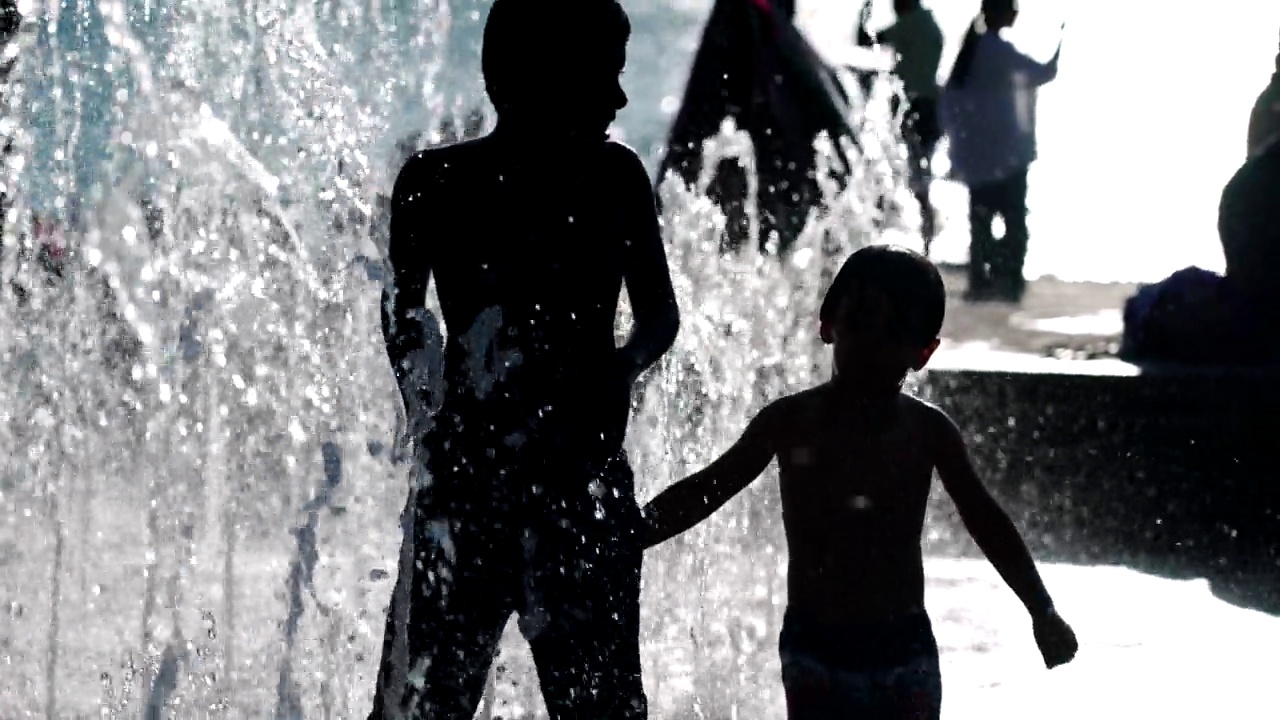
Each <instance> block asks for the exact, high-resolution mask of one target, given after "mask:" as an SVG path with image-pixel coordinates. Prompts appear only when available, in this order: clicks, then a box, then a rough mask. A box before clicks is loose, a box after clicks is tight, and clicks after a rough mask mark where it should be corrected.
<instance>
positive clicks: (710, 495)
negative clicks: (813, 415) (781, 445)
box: [644, 403, 779, 548]
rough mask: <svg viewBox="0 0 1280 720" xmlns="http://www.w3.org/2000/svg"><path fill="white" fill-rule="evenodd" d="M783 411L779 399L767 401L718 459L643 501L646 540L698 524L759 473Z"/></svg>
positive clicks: (658, 540) (765, 463)
mask: <svg viewBox="0 0 1280 720" xmlns="http://www.w3.org/2000/svg"><path fill="white" fill-rule="evenodd" d="M778 414H779V412H778V410H777V405H776V403H775V404H774V405H770V406H769V407H766V408H765V409H764V410H763V411H761V412H760V414H759V415H757V416H756V417H755V419H753V420H752V421H751V422H750V423H749V424H748V425H747V429H746V430H744V431H743V433H742V437H740V438H738V441H737V442H735V443H734V444H733V447H731V448H729V449H728V450H727V451H725V453H724V454H723V455H721V456H720V457H719V458H717V459H716V460H715V462H713V463H711V464H710V465H708V466H707V467H706V468H704V469H702V470H700V471H698V472H696V473H694V474H693V475H690V476H689V477H687V478H685V479H683V480H681V481H679V482H677V483H675V484H674V485H672V486H671V487H669V488H667V489H666V490H663V491H662V492H661V493H659V494H658V496H657V497H655V498H654V499H653V500H650V501H649V504H647V505H645V507H644V516H645V531H644V533H645V536H644V546H645V547H646V548H648V547H652V546H654V545H658V544H660V543H663V542H666V541H667V540H669V539H670V538H672V537H675V536H676V535H679V534H680V533H682V532H684V531H685V530H688V529H689V528H691V527H693V526H694V525H697V524H698V523H700V522H702V521H703V520H705V519H707V517H709V516H710V515H711V513H713V512H715V511H716V510H718V509H719V508H720V506H721V505H724V504H725V503H726V502H728V501H729V499H730V498H732V497H733V496H734V495H737V494H738V493H739V492H741V491H742V489H743V488H745V487H746V486H747V485H750V484H751V481H752V480H755V479H756V478H757V477H759V476H760V473H762V472H764V470H765V468H767V467H768V466H769V462H770V461H772V460H773V456H774V453H775V451H776V450H775V444H774V438H775V437H776V436H777V435H776V431H775V427H776V426H777V423H778V420H777V416H778Z"/></svg>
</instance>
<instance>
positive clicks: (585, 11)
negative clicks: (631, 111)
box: [480, 0, 631, 137]
mask: <svg viewBox="0 0 1280 720" xmlns="http://www.w3.org/2000/svg"><path fill="white" fill-rule="evenodd" d="M630 37H631V23H630V21H629V20H628V19H627V14H626V12H625V11H624V10H623V9H622V5H620V4H619V3H618V2H617V0H554V2H536V1H535V0H495V2H494V3H493V7H492V8H491V9H490V10H489V17H488V19H487V20H486V22H485V26H484V41H483V43H484V44H483V47H482V48H481V56H480V63H481V68H482V71H483V73H484V84H485V91H486V92H487V93H488V94H489V100H490V101H491V102H492V103H493V106H494V109H496V110H497V112H498V120H499V122H500V123H503V124H505V125H511V124H518V125H521V126H524V127H533V128H536V129H538V130H540V131H542V132H546V133H552V134H558V135H565V134H567V135H572V136H583V135H585V136H591V137H594V136H597V135H598V136H600V137H603V136H604V133H605V131H606V130H607V129H608V128H609V125H610V124H611V123H612V122H613V120H614V118H615V117H616V116H617V113H618V111H619V110H621V109H622V108H623V107H625V106H626V104H627V96H626V93H624V92H623V91H622V84H621V75H622V69H623V66H624V65H625V64H626V57H627V40H628V39H629V38H630Z"/></svg>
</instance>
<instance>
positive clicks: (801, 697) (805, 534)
mask: <svg viewBox="0 0 1280 720" xmlns="http://www.w3.org/2000/svg"><path fill="white" fill-rule="evenodd" d="M944 310H945V295H944V290H943V285H942V278H941V277H940V276H939V274H938V271H937V269H936V268H935V267H934V266H933V265H932V264H931V263H930V262H929V261H928V260H926V259H924V258H923V257H922V256H920V255H918V254H916V253H914V252H911V251H908V250H903V249H899V248H893V247H889V246H883V245H879V246H872V247H867V248H863V249H861V250H859V251H857V252H856V253H854V254H853V255H852V256H851V257H850V258H849V260H848V261H847V262H846V263H845V265H844V267H843V268H841V270H840V272H839V273H838V274H837V276H836V278H835V280H834V281H833V283H832V285H831V288H830V290H829V291H828V292H827V296H826V298H825V299H824V300H823V304H822V308H821V313H820V320H821V333H822V339H823V341H824V342H826V343H829V344H831V345H833V346H834V350H835V356H834V361H835V362H834V365H835V374H834V377H833V378H832V379H831V380H830V381H829V382H827V383H825V384H823V385H820V386H818V387H815V388H813V389H810V390H806V391H804V392H801V393H798V394H795V395H792V396H790V397H786V398H783V399H781V400H778V401H776V402H774V403H772V404H770V405H769V406H767V407H766V408H764V409H763V410H762V411H761V412H760V414H759V415H757V416H756V417H755V418H754V419H753V420H752V421H751V422H750V423H749V424H748V426H747V428H746V430H745V431H744V433H743V435H742V437H741V438H740V439H739V440H738V441H737V442H736V443H734V445H733V447H731V448H730V449H729V450H728V451H726V452H725V453H724V455H722V456H721V457H720V458H719V459H717V460H716V461H715V462H713V463H712V464H711V465H710V466H708V467H707V468H706V469H704V470H702V471H700V472H698V473H696V474H694V475H692V476H691V477H689V478H686V479H684V480H681V481H680V482H678V483H676V484H675V485H673V486H671V487H670V488H667V489H666V490H665V491H663V492H662V493H661V494H659V495H658V496H657V497H656V498H654V500H653V501H652V502H650V503H649V504H648V506H646V508H645V516H646V518H647V522H648V525H649V527H648V530H647V534H646V544H647V545H656V544H658V543H661V542H663V541H665V540H667V539H668V538H670V537H672V536H674V535H677V534H679V533H682V532H684V531H685V530H688V529H689V528H691V527H693V526H694V525H696V524H697V523H698V522H701V521H702V520H703V519H705V518H706V517H707V516H709V515H710V514H711V513H712V512H714V511H715V510H716V509H717V508H719V507H720V506H721V505H723V504H724V503H725V502H726V501H728V500H729V499H730V498H731V497H733V496H734V495H736V494H737V493H738V492H739V491H741V490H742V489H743V488H745V487H746V486H747V485H748V484H749V483H750V482H751V481H752V480H754V479H755V478H756V477H758V476H759V475H760V474H761V473H762V472H764V470H765V468H766V467H767V466H768V465H769V463H770V462H771V461H772V460H773V459H774V458H777V460H778V465H779V470H780V478H781V481H780V486H781V494H782V520H783V524H784V526H785V529H786V536H787V545H788V551H789V555H790V561H789V567H788V575H787V595H788V607H787V611H786V617H785V619H784V621H783V627H782V633H781V638H780V640H779V647H780V651H781V654H782V680H783V686H784V688H785V690H786V696H787V715H788V717H789V718H791V720H803V719H805V718H815V719H822V720H828V719H830V718H843V717H858V718H937V717H939V713H940V706H941V699H942V682H941V677H940V673H939V668H938V647H937V644H936V642H935V640H934V636H933V630H932V627H931V625H930V622H929V617H928V615H927V614H926V612H925V605H924V568H923V559H922V556H921V546H920V537H921V533H922V530H923V525H924V518H925V509H926V504H927V501H928V498H929V488H930V484H931V482H932V476H933V471H934V470H935V469H936V470H937V471H938V475H939V477H940V478H941V480H942V484H943V486H944V487H945V488H946V490H947V491H948V492H949V493H950V495H951V497H952V498H953V499H954V500H955V504H956V507H957V509H958V510H959V511H960V516H961V518H962V519H963V520H964V523H965V525H966V527H968V529H969V531H970V532H971V533H972V534H973V537H974V539H975V540H976V541H977V542H978V545H979V547H981V548H982V551H983V552H984V553H986V555H987V557H988V558H990V560H991V562H992V563H993V564H994V565H995V567H996V569H997V570H999V572H1000V575H1001V576H1002V577H1003V578H1004V579H1005V581H1006V582H1008V583H1009V586H1010V587H1012V588H1013V590H1014V592H1015V593H1017V595H1018V597H1019V598H1020V599H1021V600H1022V602H1023V604H1024V605H1026V607H1027V610H1028V611H1029V612H1030V613H1031V617H1032V622H1033V628H1034V632H1035V637H1036V641H1037V643H1038V644H1039V646H1040V651H1041V653H1043V655H1044V660H1045V663H1046V664H1047V665H1048V666H1049V667H1054V666H1056V665H1060V664H1062V663H1065V662H1067V661H1069V660H1070V659H1071V658H1072V657H1073V656H1074V655H1075V652H1076V640H1075V636H1074V634H1073V633H1072V631H1071V628H1070V627H1068V626H1067V624H1066V623H1065V622H1064V621H1063V620H1062V619H1061V618H1060V617H1059V616H1058V615H1057V614H1056V613H1055V612H1054V608H1053V601H1052V600H1051V599H1050V597H1049V593H1048V592H1047V591H1046V590H1045V587H1044V584H1043V583H1042V582H1041V580H1040V576H1039V574H1038V573H1037V571H1036V568H1035V565H1034V563H1033V562H1032V559H1031V555H1030V553H1029V552H1028V550H1027V548H1026V545H1025V544H1024V543H1023V541H1022V538H1021V537H1020V536H1019V535H1018V531H1017V530H1016V529H1015V528H1014V525H1013V523H1012V522H1011V521H1010V520H1009V517H1008V516H1007V515H1006V514H1005V513H1004V511H1002V510H1001V509H1000V507H999V506H998V505H997V504H996V503H995V501H994V500H993V499H992V497H991V496H990V495H989V494H988V493H987V491H986V489H985V488H984V487H983V485H982V483H981V482H980V481H979V479H978V477H977V475H976V474H975V472H974V469H973V466H972V465H971V464H970V461H969V458H968V453H967V450H966V448H965V444H964V439H963V438H962V437H961V434H960V431H959V430H958V429H957V427H956V426H955V424H953V423H952V421H951V420H950V418H948V417H947V416H946V415H945V414H944V413H943V412H942V411H941V410H939V409H938V408H936V407H934V406H933V405H930V404H928V403H925V402H923V401H921V400H918V399H916V398H914V397H912V396H910V395H907V394H905V393H903V392H902V390H901V386H902V382H903V380H904V379H905V377H906V375H907V372H908V371H910V370H919V369H921V368H923V367H924V366H925V364H926V363H927V362H928V361H929V358H930V356H931V355H932V354H933V352H934V350H935V349H936V348H937V347H938V342H939V341H938V334H939V332H940V330H941V328H942V319H943V313H944Z"/></svg>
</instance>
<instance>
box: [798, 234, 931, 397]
mask: <svg viewBox="0 0 1280 720" xmlns="http://www.w3.org/2000/svg"><path fill="white" fill-rule="evenodd" d="M946 306H947V296H946V289H945V288H944V287H943V285H942V276H941V275H940V274H939V273H938V269H937V268H936V267H934V265H933V263H931V262H929V261H928V260H927V259H926V258H925V257H924V256H923V255H921V254H919V253H916V252H912V251H911V250H907V249H905V248H900V247H894V246H892V245H871V246H868V247H864V248H862V249H860V250H858V251H857V252H855V253H853V254H852V255H850V256H849V259H848V260H846V261H845V263H844V266H843V267H841V268H840V272H838V273H836V277H835V280H833V281H832V283H831V287H830V288H829V289H828V290H827V295H826V297H825V298H823V300H822V307H821V309H820V310H819V311H818V319H819V321H820V322H821V330H820V332H821V334H822V341H823V342H825V343H827V344H830V345H834V346H835V348H834V350H835V369H836V375H837V377H839V376H841V375H846V376H853V379H854V380H856V381H858V382H863V381H869V382H871V383H873V384H876V385H879V384H881V383H883V384H888V383H894V384H901V383H902V381H903V379H904V378H905V377H906V375H907V372H908V371H910V370H919V369H921V368H923V367H924V366H925V364H926V363H928V362H929V358H930V357H931V356H932V355H933V352H934V350H937V348H938V335H939V333H941V332H942V319H943V316H944V315H945V314H946Z"/></svg>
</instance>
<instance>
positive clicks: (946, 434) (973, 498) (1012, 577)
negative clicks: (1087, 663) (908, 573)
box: [933, 411, 1077, 668]
mask: <svg viewBox="0 0 1280 720" xmlns="http://www.w3.org/2000/svg"><path fill="white" fill-rule="evenodd" d="M936 419H937V425H936V427H935V429H936V432H935V433H933V438H934V439H935V447H936V455H935V463H936V466H937V469H938V477H939V478H940V479H941V480H942V485H943V487H944V488H946V490H947V494H948V495H950V496H951V499H952V500H953V501H955V504H956V510H958V511H959V512H960V519H961V520H962V521H964V526H965V528H967V529H968V530H969V533H970V534H971V535H972V536H973V539H974V540H975V541H976V542H977V543H978V547H979V548H981V550H982V552H983V554H984V555H986V556H987V559H989V560H990V561H991V564H992V565H994V566H995V568H996V571H997V572H999V573H1000V577H1002V578H1004V581H1005V582H1006V583H1008V584H1009V587H1010V588H1012V589H1013V592H1014V593H1015V594H1017V596H1018V599H1019V600H1021V601H1022V604H1023V605H1025V606H1026V608H1027V611H1028V612H1029V613H1031V618H1032V621H1033V623H1034V624H1035V634H1036V642H1037V644H1038V645H1039V646H1040V652H1041V654H1042V655H1043V656H1044V661H1045V664H1046V665H1047V666H1049V667H1051V668H1052V667H1055V666H1057V665H1061V664H1063V663H1065V662H1068V661H1070V660H1071V659H1072V658H1073V657H1075V654H1076V649H1077V643H1076V638H1075V634H1074V633H1073V632H1072V631H1071V628H1070V627H1069V626H1068V625H1067V624H1066V623H1065V622H1064V621H1063V620H1062V619H1061V618H1060V617H1058V614H1057V612H1056V611H1055V610H1054V607H1053V599H1052V598H1050V597H1049V591H1048V590H1047V589H1045V586H1044V581H1043V580H1041V578H1040V572H1039V571H1038V570H1036V565H1035V561H1034V560H1032V558H1031V551H1030V550H1028V549H1027V545H1026V543H1025V542H1023V540H1022V536H1021V535H1020V534H1019V533H1018V529H1017V528H1016V527H1015V526H1014V524H1013V521H1012V520H1010V519H1009V515H1008V514H1007V513H1005V511H1004V510H1003V509H1002V508H1001V507H1000V505H999V504H997V503H996V501H995V498H993V497H991V493H989V492H987V489H986V487H984V486H983V484H982V481H981V480H979V479H978V474H977V472H976V471H975V470H974V468H973V463H972V461H970V459H969V451H968V449H967V448H966V447H965V444H964V437H963V436H962V435H961V433H960V429H959V428H958V427H956V425H955V423H953V422H952V421H951V418H949V417H947V416H946V415H945V414H944V413H942V412H941V411H938V412H937V414H936Z"/></svg>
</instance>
